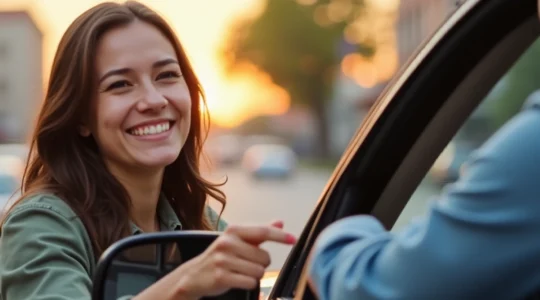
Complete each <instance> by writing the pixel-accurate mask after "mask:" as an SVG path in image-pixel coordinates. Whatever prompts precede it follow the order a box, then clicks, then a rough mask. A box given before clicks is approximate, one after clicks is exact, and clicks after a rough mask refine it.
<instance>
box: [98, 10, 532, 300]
mask: <svg viewBox="0 0 540 300" xmlns="http://www.w3.org/2000/svg"><path fill="white" fill-rule="evenodd" d="M455 3H456V10H455V12H454V13H452V14H451V15H450V16H449V17H448V19H447V20H446V21H445V22H444V23H443V24H442V25H441V27H440V28H439V29H438V30H437V31H436V32H435V33H434V34H433V35H432V36H431V38H430V39H429V40H428V41H426V42H425V43H424V44H423V45H422V46H421V47H420V48H419V49H418V51H417V52H416V53H415V55H414V57H413V58H411V59H410V60H409V61H408V63H407V65H406V66H405V67H403V68H402V69H401V71H400V73H399V74H397V75H396V76H395V78H394V79H393V80H392V82H391V83H390V84H389V85H388V86H387V87H386V88H385V90H384V91H383V93H382V94H381V96H380V97H379V99H378V100H377V102H376V103H375V104H374V106H373V107H372V109H371V110H370V112H369V114H368V115H367V117H366V118H365V120H364V122H363V123H362V124H361V127H360V128H359V130H357V133H356V135H355V136H354V137H353V139H352V141H351V143H350V144H349V147H348V149H347V150H346V151H345V153H344V154H343V156H342V158H341V160H340V162H339V163H338V165H337V167H336V169H335V170H334V173H333V175H332V176H331V178H330V180H329V182H328V184H327V185H326V187H325V189H324V191H323V193H322V195H321V196H320V198H319V201H318V202H317V204H316V205H315V207H314V209H313V213H312V215H311V217H310V218H309V220H308V221H307V223H306V224H305V227H304V230H303V232H302V234H301V235H300V237H299V239H298V242H297V244H296V245H295V246H294V247H293V248H292V250H291V252H290V254H289V256H288V258H287V260H286V262H285V264H284V265H283V267H282V269H281V270H280V272H279V276H278V277H277V279H276V282H275V285H274V287H273V289H272V292H271V293H270V296H269V299H293V298H294V299H316V296H315V295H314V293H313V292H312V290H311V289H310V288H309V286H308V285H307V281H306V280H307V276H306V273H307V268H306V267H307V265H306V261H307V258H308V256H309V254H310V252H311V250H312V247H313V244H314V242H315V240H316V239H317V237H318V236H319V234H320V233H321V231H322V230H323V229H324V228H326V227H327V226H328V225H329V224H331V223H332V222H335V221H336V220H339V219H342V218H345V217H348V216H351V215H358V214H371V215H373V216H374V217H376V218H378V219H379V220H380V221H381V222H382V224H383V225H384V226H385V227H386V228H389V229H391V228H393V226H394V223H395V222H396V220H397V219H398V217H399V216H400V215H401V214H402V211H403V210H404V208H405V206H406V205H407V204H408V203H409V200H411V196H412V195H413V193H414V192H415V191H416V190H417V189H418V188H419V186H420V184H421V182H423V179H424V178H425V176H426V175H427V173H428V171H429V169H430V167H431V166H432V165H433V163H434V162H435V160H436V159H437V157H438V156H439V154H440V153H441V152H442V151H443V149H444V148H445V147H446V146H447V145H448V144H449V142H450V141H451V139H452V137H453V136H454V135H455V134H456V132H457V131H458V129H459V128H460V127H461V126H462V125H463V124H464V123H465V122H466V121H467V118H468V116H469V115H470V114H471V112H472V111H473V110H474V109H475V107H477V106H478V105H479V104H480V103H481V101H482V100H483V99H484V98H485V96H486V95H487V94H488V92H489V91H490V90H491V89H492V88H493V87H494V86H495V85H496V83H497V82H498V81H499V80H500V78H502V77H503V75H504V74H505V73H506V72H507V71H508V70H509V69H510V68H511V67H512V65H514V64H515V63H516V61H517V60H518V59H519V58H520V56H521V55H522V54H523V53H524V52H525V51H526V50H527V49H528V47H529V46H530V45H531V44H532V43H533V42H535V41H536V40H537V39H538V37H540V26H539V23H538V16H537V1H536V0H468V1H455ZM285 209H286V208H285ZM144 239H145V235H144V234H141V235H138V236H135V237H131V240H139V241H143V240H144ZM102 268H103V267H102ZM104 269H105V268H104ZM412 272H413V273H414V270H412ZM443 272H444V271H443ZM106 278H107V275H106V274H102V276H97V277H96V278H95V282H94V284H96V283H102V282H104V281H105V280H106ZM453 288H459V287H453ZM493 288H500V287H499V286H498V287H495V286H494V287H493ZM539 288H540V286H539ZM95 299H97V298H95Z"/></svg>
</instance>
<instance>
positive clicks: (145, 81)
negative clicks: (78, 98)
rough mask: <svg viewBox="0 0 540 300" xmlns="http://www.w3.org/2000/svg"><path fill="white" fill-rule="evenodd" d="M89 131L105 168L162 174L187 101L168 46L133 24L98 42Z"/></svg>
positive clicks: (178, 142) (177, 140) (184, 122)
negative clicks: (146, 170) (96, 79)
mask: <svg viewBox="0 0 540 300" xmlns="http://www.w3.org/2000/svg"><path fill="white" fill-rule="evenodd" d="M96 71H97V78H98V83H97V91H96V92H97V93H96V96H95V98H94V100H93V101H94V102H93V110H92V114H91V117H90V125H89V126H88V127H87V128H83V130H82V132H83V135H84V134H86V135H89V134H92V135H93V137H94V138H95V140H96V142H97V144H98V146H99V148H100V151H101V153H102V155H103V156H104V159H105V161H106V163H107V164H108V165H109V167H111V166H114V167H116V168H117V167H121V168H124V169H125V168H128V169H130V170H133V169H134V168H135V169H149V168H151V169H155V168H164V167H165V166H167V165H169V164H171V163H172V162H174V161H175V160H176V158H177V157H178V155H179V154H180V151H181V149H182V147H183V145H184V143H185V141H186V138H187V135H188V132H189V127H190V121H191V115H190V111H191V98H190V94H189V90H188V86H187V84H186V82H185V80H184V78H183V77H182V73H181V69H180V65H179V63H178V59H177V56H176V53H175V51H174V48H173V46H172V44H171V43H170V42H169V40H168V39H167V38H166V37H165V36H163V35H162V34H161V33H160V31H159V30H158V29H156V28H155V27H153V26H152V25H149V24H146V23H143V22H140V21H135V22H133V23H131V24H129V25H127V26H124V27H120V28H116V29H113V30H111V31H109V32H107V33H106V34H105V35H103V36H102V38H101V40H100V42H99V44H98V48H97V53H96Z"/></svg>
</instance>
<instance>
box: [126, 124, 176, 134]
mask: <svg viewBox="0 0 540 300" xmlns="http://www.w3.org/2000/svg"><path fill="white" fill-rule="evenodd" d="M170 128H171V123H170V122H168V121H165V122H162V123H159V124H153V125H146V126H140V127H134V128H131V129H129V130H128V133H129V134H132V135H137V136H143V135H152V134H159V133H162V132H165V131H168V130H169V129H170Z"/></svg>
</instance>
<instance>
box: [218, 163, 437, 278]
mask: <svg viewBox="0 0 540 300" xmlns="http://www.w3.org/2000/svg"><path fill="white" fill-rule="evenodd" d="M225 174H226V175H227V176H228V182H227V183H226V184H225V186H224V187H223V190H224V192H225V193H226V195H227V206H226V208H225V211H224V213H223V218H224V219H225V220H226V221H227V222H228V223H229V224H268V223H270V222H271V221H273V220H283V221H284V222H285V229H286V230H288V231H290V232H292V233H293V234H296V235H300V233H301V232H302V230H303V228H304V225H305V223H306V222H307V220H308V218H309V216H310V215H311V213H312V211H313V209H314V208H315V204H316V203H317V201H318V200H319V197H320V195H321V193H322V191H323V189H324V187H325V186H326V184H327V182H328V179H329V178H330V176H331V172H330V171H323V170H317V169H301V170H299V171H298V173H297V174H296V176H295V177H293V178H291V179H290V180H286V181H278V180H270V181H258V180H255V179H252V178H250V177H248V176H247V175H246V174H245V173H243V172H242V171H241V170H240V169H238V168H227V169H223V170H219V171H214V172H213V173H212V174H211V175H210V176H209V178H211V179H213V180H214V181H222V180H223V179H224V176H225ZM437 193H438V190H437V189H435V188H433V187H432V186H430V185H429V184H423V185H422V186H421V188H419V189H418V190H417V192H416V193H415V194H414V195H413V199H412V200H411V201H410V202H409V204H408V205H407V207H406V208H405V211H404V216H403V217H402V218H400V220H398V222H397V223H396V226H402V225H403V224H405V223H406V222H407V221H408V220H409V219H410V218H411V217H413V216H416V215H420V214H422V213H423V212H424V211H425V207H427V206H426V204H427V202H428V201H429V200H430V199H431V198H432V196H433V195H436V194H437ZM212 202H213V203H212V204H211V206H212V207H214V208H215V209H216V210H218V211H219V209H220V205H219V203H216V201H212ZM264 248H266V249H267V250H268V251H270V253H271V255H272V264H271V265H270V267H269V270H279V269H280V268H281V266H282V265H283V263H284V262H285V259H286V258H287V255H288V254H289V251H290V249H291V247H287V246H281V245H275V244H267V245H264Z"/></svg>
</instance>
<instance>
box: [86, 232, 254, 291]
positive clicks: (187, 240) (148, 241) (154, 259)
mask: <svg viewBox="0 0 540 300" xmlns="http://www.w3.org/2000/svg"><path fill="white" fill-rule="evenodd" d="M219 236H220V233H219V232H208V231H169V232H159V233H145V234H139V235H135V236H130V237H127V238H125V239H122V240H120V241H118V242H116V243H114V244H113V245H111V246H110V247H109V248H107V250H106V251H105V252H104V253H103V255H102V256H101V258H100V260H99V262H98V265H97V268H96V273H95V276H94V282H93V289H92V299H93V300H117V299H122V297H127V296H135V295H137V294H139V293H140V292H142V291H143V290H144V289H146V288H148V287H149V286H151V285H152V284H153V283H155V282H156V281H158V280H159V279H161V278H162V277H163V276H165V275H167V274H168V273H169V272H171V271H172V270H174V269H175V268H176V267H178V266H179V265H181V264H182V263H184V262H186V261H188V260H190V259H192V258H193V257H195V256H197V255H199V254H201V253H202V252H204V251H205V250H206V248H208V246H210V244H212V242H214V240H215V239H216V238H217V237H219ZM259 290H260V287H259V286H258V287H257V288H255V289H253V290H240V289H232V290H230V291H228V292H226V293H225V294H222V295H220V296H216V297H205V298H203V299H214V300H233V299H234V300H237V299H240V300H258V299H259ZM126 299H129V298H126Z"/></svg>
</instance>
